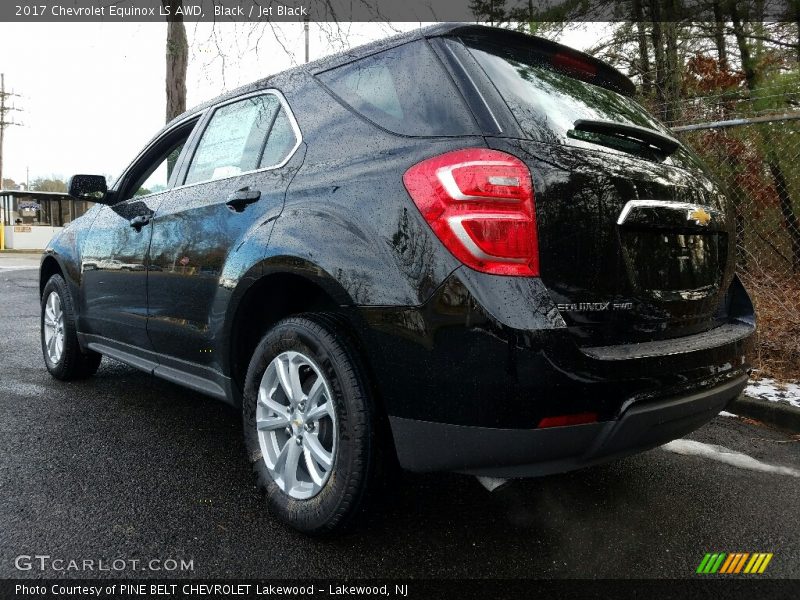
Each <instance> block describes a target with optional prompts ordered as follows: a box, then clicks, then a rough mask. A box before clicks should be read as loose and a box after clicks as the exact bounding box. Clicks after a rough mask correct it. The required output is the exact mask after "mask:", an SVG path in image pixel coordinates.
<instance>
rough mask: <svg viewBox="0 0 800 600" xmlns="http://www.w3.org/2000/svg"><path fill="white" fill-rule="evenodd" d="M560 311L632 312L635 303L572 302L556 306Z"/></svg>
mask: <svg viewBox="0 0 800 600" xmlns="http://www.w3.org/2000/svg"><path fill="white" fill-rule="evenodd" d="M556 307H557V308H558V310H559V311H566V312H603V311H609V310H632V309H633V302H571V303H565V304H556Z"/></svg>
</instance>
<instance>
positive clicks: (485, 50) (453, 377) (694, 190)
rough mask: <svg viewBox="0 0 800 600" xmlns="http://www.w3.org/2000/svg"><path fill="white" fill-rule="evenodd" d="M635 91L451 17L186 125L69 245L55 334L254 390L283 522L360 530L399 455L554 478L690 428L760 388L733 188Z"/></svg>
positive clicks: (207, 385) (248, 410)
mask: <svg viewBox="0 0 800 600" xmlns="http://www.w3.org/2000/svg"><path fill="white" fill-rule="evenodd" d="M633 93H634V86H633V84H632V83H631V82H630V81H629V80H628V79H627V78H626V77H624V76H623V75H621V74H620V73H619V72H618V71H616V70H614V69H613V68H611V67H610V66H608V65H607V64H605V63H603V62H601V61H599V60H596V59H594V58H592V57H590V56H587V55H584V54H582V53H580V52H577V51H574V50H572V49H570V48H567V47H564V46H561V45H559V44H556V43H553V42H549V41H546V40H543V39H537V38H533V37H529V36H526V35H523V34H518V33H514V32H509V31H505V30H499V29H492V28H488V27H481V26H473V25H452V24H439V25H435V26H432V27H429V28H425V29H422V30H419V31H416V32H414V33H413V34H408V35H402V36H399V37H395V38H392V39H388V40H384V41H381V42H378V43H373V44H370V45H367V46H364V47H361V48H359V49H356V50H351V51H348V52H346V53H344V54H340V55H337V56H333V57H329V58H325V59H322V60H320V61H317V62H314V63H311V64H309V65H306V66H305V67H298V68H295V69H292V70H290V71H287V72H284V73H281V74H278V75H275V76H273V77H269V78H267V79H264V80H262V81H259V82H257V83H254V84H252V85H250V86H247V87H245V88H242V89H239V90H237V91H235V92H233V93H230V94H227V95H225V96H223V97H221V98H218V99H215V100H212V101H211V102H208V103H206V104H205V105H203V106H200V107H199V108H196V109H194V110H191V111H189V112H187V113H186V114H184V115H181V116H180V117H178V118H177V119H175V120H174V121H173V122H171V123H170V124H168V125H167V126H166V127H165V128H164V129H163V130H162V131H161V132H160V133H159V134H158V135H157V136H156V137H155V138H154V139H153V140H152V141H151V142H150V143H149V144H147V146H146V147H145V148H144V150H143V151H142V152H141V154H139V156H138V157H137V158H136V159H135V160H134V161H133V162H132V164H131V166H130V167H128V169H127V170H126V171H125V172H124V173H123V174H122V176H121V177H120V178H119V179H118V181H117V182H116V183H115V184H114V185H113V186H112V187H111V189H108V190H106V183H105V179H104V178H102V177H97V176H88V175H76V176H74V177H73V178H72V180H71V182H70V193H71V194H72V195H73V196H75V197H78V198H89V199H96V201H97V205H96V206H95V207H94V208H92V209H91V210H90V211H88V212H87V214H86V215H85V216H83V217H81V218H80V219H78V220H76V221H75V222H73V223H72V224H71V225H70V226H69V227H68V228H66V229H65V230H64V231H63V232H62V233H61V234H60V235H59V236H58V237H56V238H55V239H54V240H53V241H52V243H51V244H50V246H49V247H48V249H47V251H46V252H45V255H44V257H43V261H42V266H41V298H42V317H41V323H42V349H43V351H44V359H45V362H46V364H47V368H48V370H49V371H50V372H51V373H52V374H53V376H55V377H56V378H59V379H74V378H79V377H84V376H88V375H91V374H92V373H93V372H94V371H95V370H96V369H97V367H98V364H99V362H100V357H101V355H107V356H109V357H111V358H114V359H116V360H120V361H122V362H125V363H127V364H129V365H132V366H134V367H137V368H140V369H143V370H145V371H147V372H149V373H152V374H154V375H157V376H159V377H163V378H165V379H168V380H170V381H174V382H176V383H179V384H181V385H184V386H186V387H188V388H191V389H192V390H195V391H198V392H201V393H204V394H208V395H211V396H216V397H218V398H221V399H223V400H225V401H227V402H229V403H231V404H234V405H240V406H241V409H242V417H243V427H244V436H245V440H246V446H247V452H248V454H247V459H248V460H249V461H250V462H251V463H252V466H253V469H254V471H255V473H256V477H257V480H258V483H259V485H260V486H261V487H263V488H264V489H265V490H266V495H267V498H268V503H269V506H270V507H271V509H272V510H273V512H274V513H275V514H276V515H277V516H278V517H279V518H280V519H282V520H284V521H286V522H288V523H290V524H291V525H292V526H294V527H296V528H297V529H300V530H302V531H305V532H310V533H320V532H326V531H332V530H335V529H338V528H340V527H343V526H345V525H346V524H348V523H349V522H351V521H352V520H353V516H354V515H356V514H357V511H358V509H359V506H360V505H361V504H362V499H363V498H364V496H365V493H366V492H367V491H368V489H370V488H371V487H372V486H373V485H374V482H375V478H376V473H377V471H378V470H379V467H380V465H381V463H382V462H384V461H394V460H395V459H396V460H397V462H399V464H400V466H402V467H404V468H405V469H409V470H412V471H457V472H461V473H470V474H477V475H488V476H497V477H528V476H536V475H542V474H547V473H554V472H561V471H567V470H570V469H575V468H578V467H583V466H586V465H591V464H594V463H597V462H601V461H605V460H608V459H611V458H614V457H619V456H623V455H626V454H630V453H633V452H638V451H641V450H644V449H647V448H651V447H654V446H657V445H659V444H662V443H664V442H666V441H668V440H672V439H674V438H677V437H679V436H682V435H684V434H686V433H687V432H689V431H692V430H693V429H695V428H697V427H699V426H700V425H702V424H703V423H705V422H707V421H708V420H709V419H711V418H712V417H713V416H714V415H716V414H717V413H718V412H719V411H720V410H721V409H723V408H725V406H726V405H727V404H728V402H730V401H731V400H732V399H733V398H734V397H736V396H737V395H738V394H739V393H740V392H741V390H742V388H743V387H744V385H745V382H746V379H747V371H748V369H749V364H748V360H747V353H748V352H749V349H750V345H751V343H752V337H753V332H754V327H755V325H754V323H755V321H754V315H753V308H752V305H751V302H750V300H749V298H748V295H747V293H746V292H745V290H744V288H743V287H742V284H741V283H740V282H739V279H738V278H737V277H736V275H735V273H734V259H735V252H734V244H735V236H734V223H733V219H732V214H731V209H730V205H729V202H728V201H727V200H726V198H725V197H724V195H723V194H722V193H721V191H720V189H719V188H718V186H717V184H716V183H715V182H714V181H713V179H712V178H711V177H710V176H709V175H708V173H707V172H706V170H705V169H704V167H703V165H701V164H700V163H699V162H698V160H697V158H696V157H695V156H694V155H693V154H692V152H691V151H690V150H688V149H687V148H685V147H684V146H683V145H682V144H681V143H680V142H678V141H676V140H675V139H674V138H673V137H672V136H670V133H669V131H668V130H667V129H665V128H664V127H663V126H662V125H661V124H660V123H659V122H658V121H656V120H655V119H654V118H653V117H651V116H650V115H649V114H648V113H647V112H646V111H645V110H644V109H643V108H642V107H641V106H639V105H638V104H637V103H636V102H634V101H633V100H632V99H631V95H632V94H633Z"/></svg>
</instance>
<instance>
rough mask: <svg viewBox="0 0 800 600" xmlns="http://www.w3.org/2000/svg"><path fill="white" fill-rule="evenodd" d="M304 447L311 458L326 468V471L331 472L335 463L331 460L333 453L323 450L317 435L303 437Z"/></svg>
mask: <svg viewBox="0 0 800 600" xmlns="http://www.w3.org/2000/svg"><path fill="white" fill-rule="evenodd" d="M303 446H304V447H305V449H306V450H308V452H309V454H310V456H311V458H313V459H314V460H315V461H316V462H317V463H319V464H320V465H321V466H323V467H324V468H325V470H326V471H328V470H330V468H331V465H332V464H333V461H332V460H331V459H332V457H331V453H330V452H328V451H327V450H325V448H323V446H322V443H321V442H320V441H319V438H318V437H317V436H315V435H306V436H304V437H303Z"/></svg>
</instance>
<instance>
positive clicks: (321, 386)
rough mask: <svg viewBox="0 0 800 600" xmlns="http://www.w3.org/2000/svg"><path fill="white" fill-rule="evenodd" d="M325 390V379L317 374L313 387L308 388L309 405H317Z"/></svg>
mask: <svg viewBox="0 0 800 600" xmlns="http://www.w3.org/2000/svg"><path fill="white" fill-rule="evenodd" d="M324 391H325V381H324V380H323V379H322V377H319V376H317V378H316V380H315V381H314V384H313V385H312V386H311V389H310V390H308V405H309V406H316V405H317V402H319V400H320V398H321V397H322V393H323V392H324Z"/></svg>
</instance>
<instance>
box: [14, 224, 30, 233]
mask: <svg viewBox="0 0 800 600" xmlns="http://www.w3.org/2000/svg"><path fill="white" fill-rule="evenodd" d="M30 232H31V226H30V225H15V226H14V233H30Z"/></svg>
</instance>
